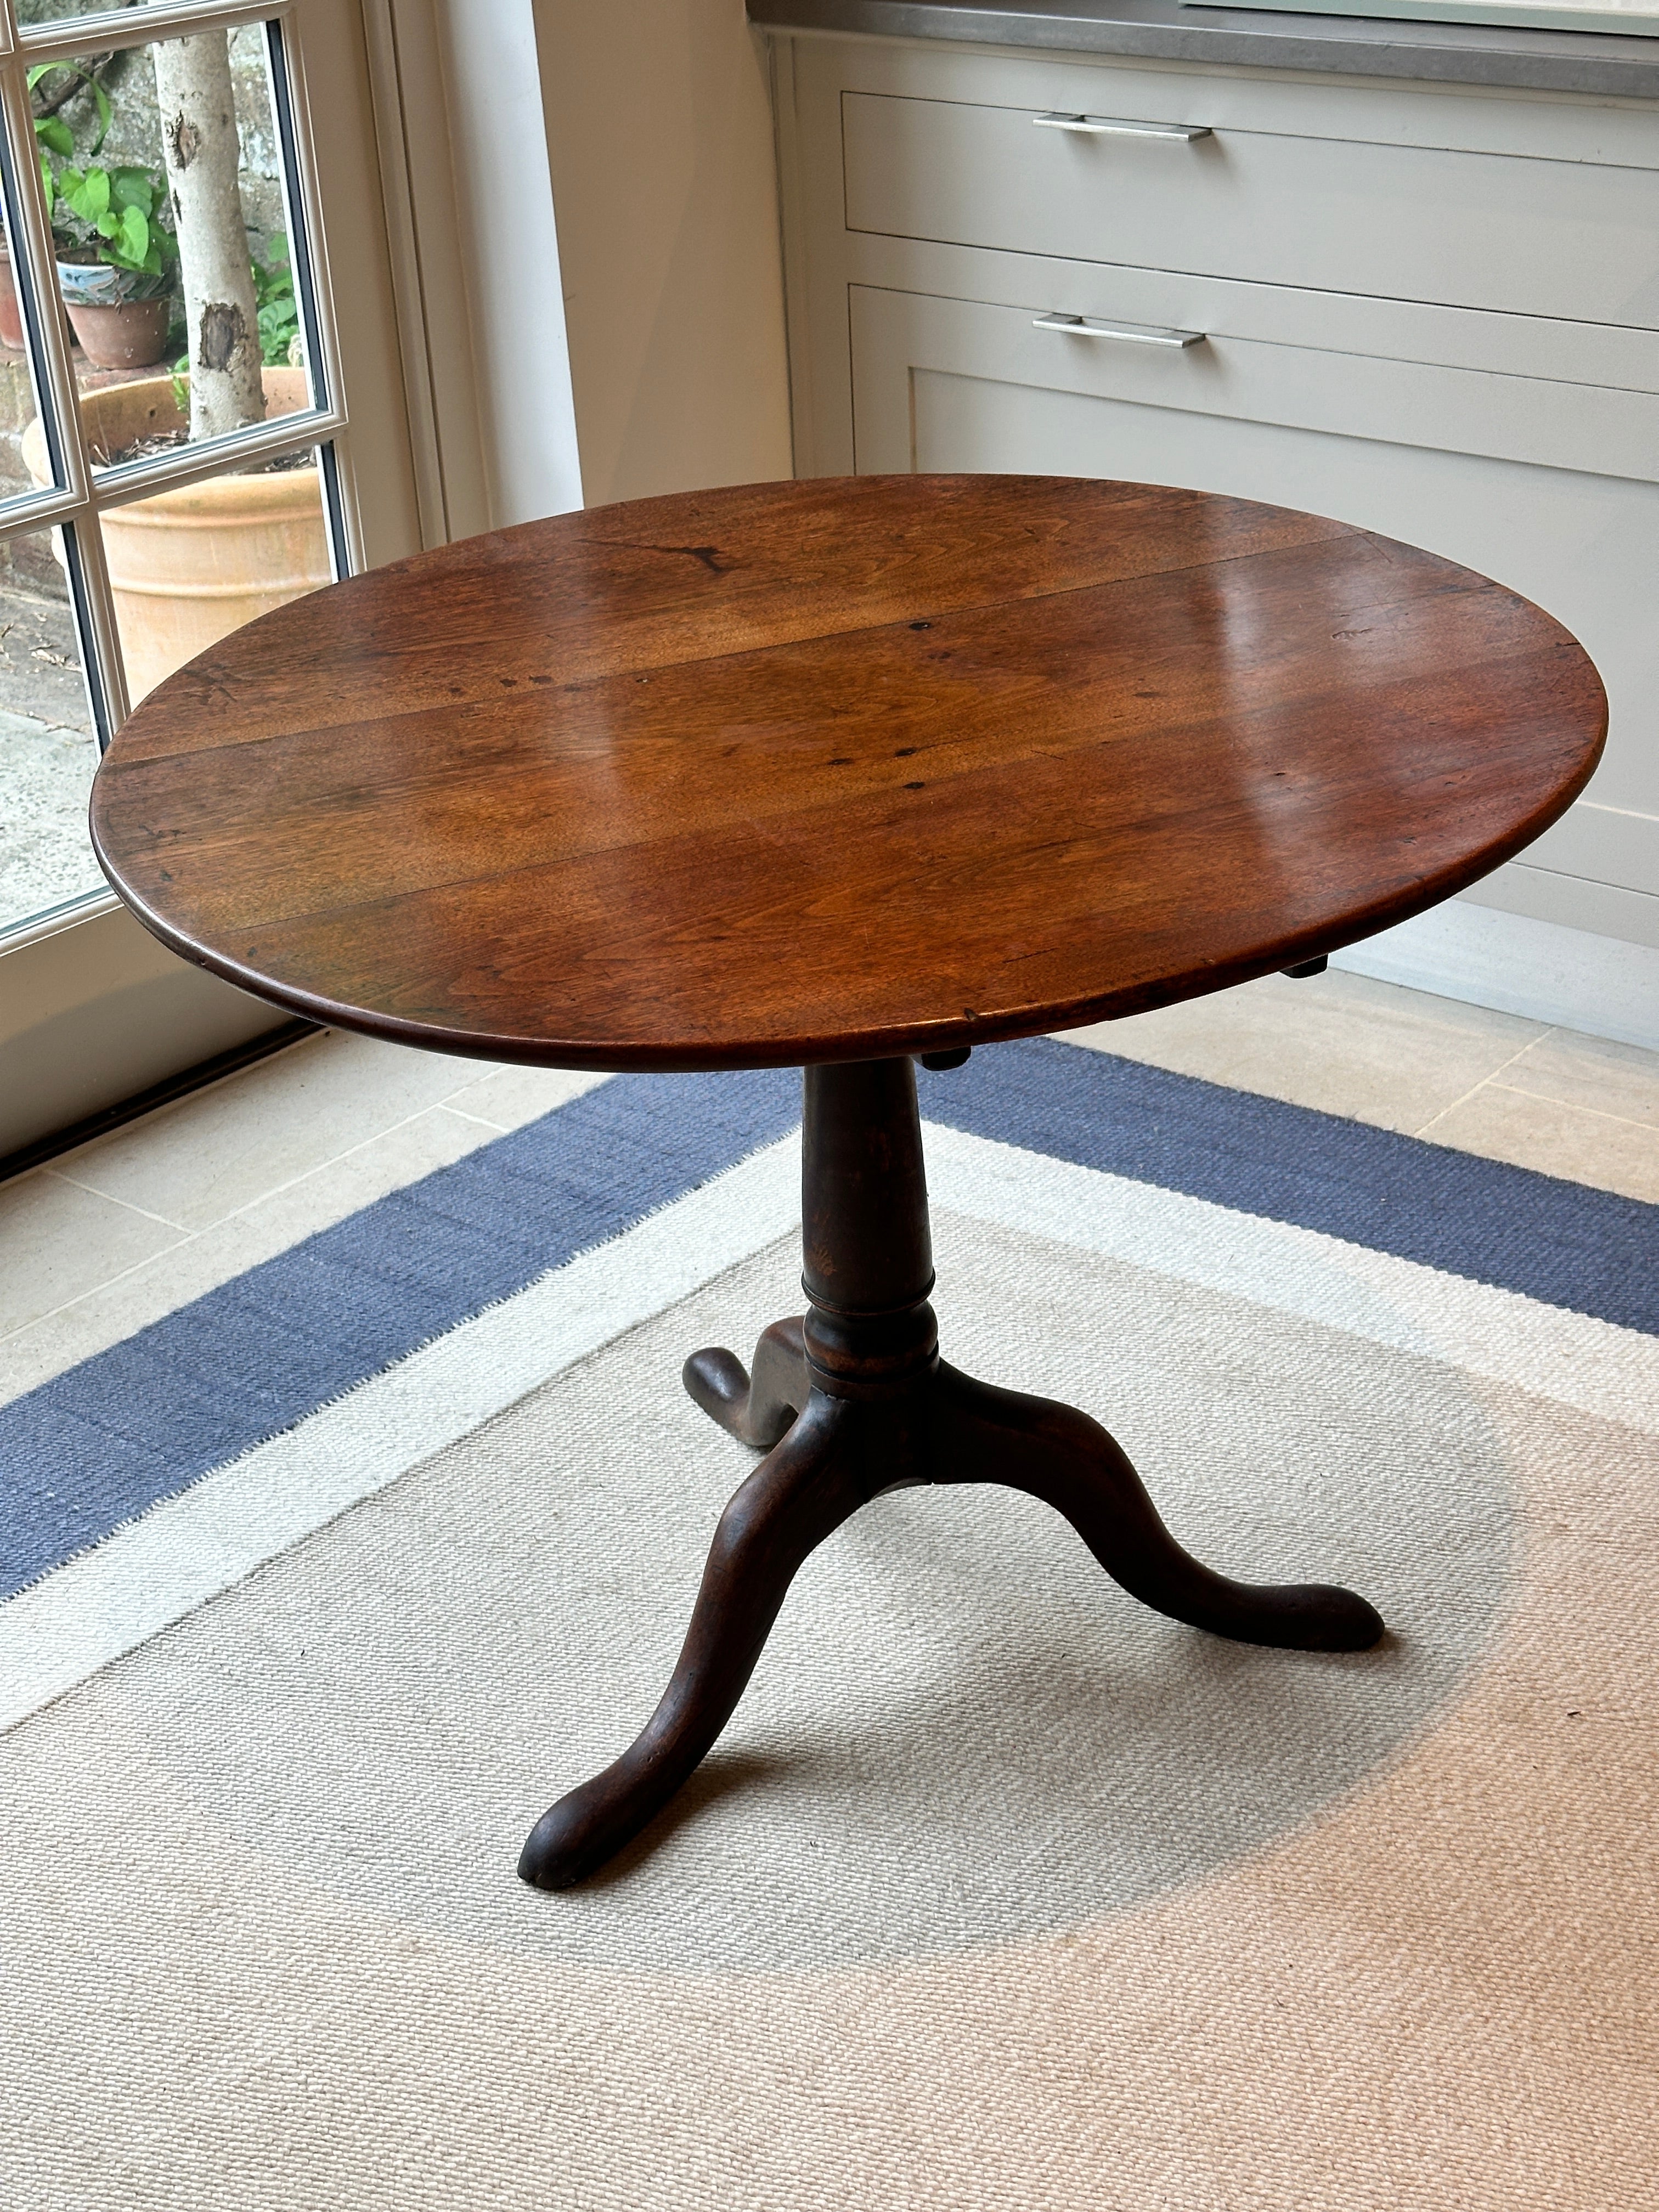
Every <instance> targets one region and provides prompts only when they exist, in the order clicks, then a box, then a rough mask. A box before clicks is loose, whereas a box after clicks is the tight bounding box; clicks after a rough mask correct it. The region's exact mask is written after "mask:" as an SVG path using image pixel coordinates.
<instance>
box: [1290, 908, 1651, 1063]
mask: <svg viewBox="0 0 1659 2212" xmlns="http://www.w3.org/2000/svg"><path fill="white" fill-rule="evenodd" d="M1331 965H1332V967H1334V968H1346V969H1349V970H1350V971H1351V972H1352V974H1354V975H1376V976H1379V977H1380V978H1381V979H1382V980H1383V981H1384V982H1385V983H1407V984H1409V985H1410V986H1411V987H1412V988H1413V990H1418V991H1432V992H1434V993H1435V994H1437V996H1438V997H1440V998H1443V999H1462V1000H1467V1001H1468V1002H1469V1003H1470V1004H1472V1005H1474V1006H1496V1007H1497V1008H1498V1010H1499V1012H1503V1013H1506V1014H1524V1015H1526V1016H1528V1018H1530V1019H1531V1020H1533V1021H1538V1022H1553V1023H1556V1024H1559V1025H1560V1026H1561V1027H1562V1028H1564V1029H1571V1030H1586V1031H1588V1032H1589V1035H1590V1036H1604V1037H1613V1038H1616V1039H1617V1040H1618V1041H1619V1042H1620V1043H1622V1044H1637V1045H1644V1046H1645V1047H1646V1048H1647V1049H1648V1050H1649V1051H1650V1052H1654V1051H1659V951H1656V950H1655V949H1654V948H1653V947H1652V946H1651V945H1632V944H1631V943H1629V942H1628V941H1627V940H1626V939H1624V938H1621V937H1598V936H1595V935H1594V934H1593V933H1591V932H1590V931H1589V930H1587V929H1568V928H1566V927H1565V926H1564V925H1563V924H1562V923H1560V922H1557V921H1535V920H1534V918H1533V916H1532V915H1524V914H1509V913H1506V912H1504V910H1503V909H1502V908H1498V907H1491V906H1476V905H1474V904H1473V903H1472V902H1470V901H1468V900H1467V899H1452V900H1449V902H1447V903H1446V904H1445V905H1444V906H1440V907H1436V908H1434V910H1433V911H1432V913H1430V914H1420V915H1418V916H1417V917H1416V919H1415V920H1414V921H1402V922H1401V923H1400V924H1399V925H1398V927H1395V928H1394V929H1385V930H1383V931H1382V932H1381V933H1379V934H1378V935H1377V936H1376V937H1368V938H1366V939H1364V942H1363V943H1362V944H1359V945H1349V946H1348V947H1347V949H1346V951H1342V952H1334V953H1333V954H1332V955H1331Z"/></svg>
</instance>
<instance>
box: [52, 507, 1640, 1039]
mask: <svg viewBox="0 0 1659 2212" xmlns="http://www.w3.org/2000/svg"><path fill="white" fill-rule="evenodd" d="M1605 727H1606V702H1605V697H1604V695H1603V693H1602V690H1601V684H1600V682H1599V680H1598V679H1597V678H1596V675H1595V671H1594V669H1593V668H1592V667H1591V665H1590V664H1589V660H1588V659H1587V658H1586V657H1585V655H1584V653H1583V651H1582V650H1581V648H1580V647H1578V646H1577V644H1576V643H1575V642H1574V641H1573V640H1572V639H1571V636H1569V635H1568V634H1567V633H1566V632H1565V630H1564V629H1562V628H1561V627H1560V626H1559V624H1558V623H1555V622H1553V620H1551V619H1550V618H1549V617H1547V616H1546V615H1544V614H1543V613H1541V611H1539V610H1538V609H1536V608H1534V607H1532V606H1530V605H1528V604H1527V603H1526V602H1524V601H1523V600H1521V599H1517V598H1516V596H1515V595H1514V594H1513V593H1511V592H1507V591H1504V590H1503V589H1501V588H1500V587H1499V586H1496V585H1494V584H1492V583H1489V582H1487V581H1486V580H1484V579H1482V578H1480V577H1478V576H1475V575H1473V574H1470V573H1469V572H1468V571H1467V570H1464V569H1460V568H1455V567H1454V566H1453V565H1451V564H1450V563H1449V562H1444V561H1441V560H1439V559H1437V558H1436V557H1435V556H1431V555H1429V554H1426V553H1420V552H1417V551H1414V550H1411V549H1410V548H1407V547H1405V546H1401V545H1398V544H1394V543H1392V542H1391V541H1389V540H1386V539H1382V538H1376V537H1373V536H1370V535H1369V534H1367V533H1364V532H1359V531H1356V530H1352V529H1350V528H1348V527H1346V526H1344V525H1341V524H1339V523H1334V522H1330V521H1327V520H1319V519H1317V518H1314V517H1310V516H1305V515H1299V514H1295V513H1288V512H1286V511H1284V510H1280V509H1278V508H1272V507H1261V506H1255V505H1251V504H1249V503H1248V502H1245V501H1237V500H1230V499H1222V498H1217V497H1212V496H1208V495H1203V494H1200V493H1194V492H1185V491H1173V490H1167V489H1158V488H1155V487H1149V486H1146V485H1133V484H1111V483H1091V482H1085V481H1079V480H1073V479H1069V478H1042V477H886V478H872V477H865V478H856V479H848V480H821V481H815V482H808V483H793V484H768V485H758V486H748V487H742V488H738V489H732V490H721V491H713V492H703V493H696V494H688V495H682V496H678V497H675V498H671V499H665V500H651V501H633V502H629V503H628V504H626V505H623V506H618V507H609V508H599V509H596V510H593V511H592V512H590V513H584V514H578V515H570V516H562V517H557V518H555V519H553V520H548V521H544V522H538V523H533V524H530V525H526V526H524V527H522V528H520V529H516V530H512V531H507V532H500V533H497V534H495V535H494V536H491V537H489V538H477V539H473V540H470V541H467V542H466V543H465V544H459V545H454V546H450V547H446V548H444V549H443V550H441V551H439V552H435V553H432V554H426V555H422V556H418V557H417V558H416V559H415V560H412V561H409V562H401V563H399V564H397V565H396V566H394V567H392V568H384V569H380V570H376V571H374V573H373V574H369V575H366V576H363V577H360V578H357V579H356V580H353V581H351V582H349V583H347V584H343V585H340V586H336V587H335V588H334V589H332V590H331V591H328V592H321V593H319V594H317V595H315V596H314V597H313V598H311V599H304V600H301V601H298V602H296V603H295V604H294V605H290V606H288V607H285V608H283V609H281V610H279V611H277V612H276V613H275V614H273V615H270V616H267V617H264V620H262V621H260V622H258V623H254V624H252V625H251V626H250V627H249V628H248V629H246V630H243V631H240V632H239V633H238V634H237V635H235V636H234V637H233V638H231V639H228V640H227V641H225V642H224V643H223V644H222V645H221V646H219V647H216V648H215V650H214V651H213V652H212V653H210V654H207V655H205V656H204V657H203V658H202V659H199V660H197V661H195V662H193V663H192V664H191V666H190V667H188V668H186V669H185V670H183V671H180V672H179V674H178V675H177V676H175V677H173V678H171V679H170V680H169V681H168V682H167V684H164V685H163V686H161V689H160V690H158V691H157V692H156V693H155V694H154V695H153V696H152V697H151V698H150V699H149V700H148V701H146V702H144V704H143V706H141V707H140V708H139V709H138V711H137V714H135V715H134V716H133V717H132V719H131V721H130V722H129V723H128V724H127V726H126V727H125V729H124V730H123V731H122V732H121V734H120V736H119V737H118V738H117V740H116V742H115V744H114V745H113V746H112V749H111V750H110V753H109V755H108V757H107V758H106V761H105V763H104V765H103V767H102V769H100V773H99V776H98V780H97V784H96V787H95V789H94V804H93V821H94V841H95V842H96V845H97V848H98V851H99V854H100V858H101V860H103V863H104V866H105V867H106V871H107V872H108V873H109V875H110V878H111V880H112V882H113V883H114V884H115V885H116V887H117V889H118V890H119V891H120V892H121V893H122V895H123V896H124V897H125V898H126V899H127V900H128V902H129V903H131V905H132V906H133V907H134V908H135V910H136V911H137V913H138V914H139V915H140V917H141V918H142V919H143V920H144V921H146V922H147V923H148V924H149V927H151V928H153V929H154V930H155V932H156V933H157V934H158V935H159V936H161V938H162V939H164V941H166V942H167V943H168V944H170V945H173V947H174V948H175V949H176V950H178V951H181V952H183V953H184V954H185V956H186V957H189V958H191V959H194V960H196V961H197V962H199V963H201V964H202V965H204V966H205V967H208V968H210V969H214V970H215V971H216V972H217V973H218V974H220V975H225V976H227V977H228V978H229V979H230V980H231V981H234V982H237V983H240V984H241V985H243V986H244V987H246V988H248V989H251V990H253V991H256V992H258V993H259V994H262V995H263V996H264V997H266V998H269V999H271V1000H275V1001H276V1003H277V1004H279V1005H282V1006H286V1007H288V1008H289V1009H290V1010H291V1011H293V1012H296V1013H300V1014H303V1015H306V1016H307V1017H309V1018H313V1019H318V1020H322V1021H326V1022H329V1023H331V1024H337V1025H339V1026H343V1027H348V1028H358V1029H363V1030H369V1031H371V1032H374V1033H375V1034H379V1035H381V1036H392V1037H396V1038H399V1039H402V1040H404V1041H405V1042H410V1043H415V1044H422V1045H426V1046H429V1047H434V1048H441V1049H446V1050H450V1051H456V1052H462V1053H471V1054H477V1055H480V1056H482V1057H486V1058H490V1059H501V1060H523V1061H530V1062H535V1063H540V1064H546V1065H554V1066H588V1067H610V1068H623V1067H659V1068H672V1067H682V1068H691V1067H713V1066H759V1065H774V1064H786V1065H787V1064H792V1063H799V1062H811V1061H821V1060H846V1059H864V1058H874V1057H879V1056H882V1055H884V1054H896V1053H902V1052H909V1051H916V1052H920V1051H938V1050H942V1049H945V1048H950V1047H952V1046H957V1045H963V1044H972V1043H976V1042H986V1041H988V1040H990V1039H992V1038H994V1037H1006V1036H1021V1035H1028V1034H1032V1033H1035V1032H1037V1031H1041V1030H1049V1029H1055V1028H1063V1027H1066V1026H1067V1025H1070V1024H1078V1023H1083V1022H1088V1021H1094V1020H1098V1019H1101V1018H1105V1017H1109V1016H1111V1015H1114V1014H1121V1013H1127V1012H1134V1011H1136V1010H1138V1009H1139V1008H1142V1007H1146V1006H1156V1005H1160V1004H1164V1003H1167V1002H1169V1001H1170V1000H1176V999H1180V998H1184V997H1188V996H1192V995H1194V994H1196V993H1199V992H1202V991H1206V990H1211V989H1215V988H1218V987H1221V986H1223V985H1225V984H1228V983H1232V982H1237V981H1243V980H1244V979H1245V978H1247V977H1249V976H1251V975H1259V974H1263V973H1266V972H1267V971H1269V970H1272V969H1279V968H1283V967H1285V966H1288V965H1290V964H1291V963H1293V962H1297V961H1299V960H1303V959H1306V958H1309V957H1312V956H1314V955H1316V954H1318V953H1322V952H1326V951H1331V950H1334V948H1336V947H1337V946H1339V945H1343V944H1346V943H1347V942H1350V941H1352V939H1356V938H1358V937H1361V936H1364V935H1366V934H1369V933H1370V932H1371V931H1373V930H1375V929H1377V928H1380V927H1384V926H1386V925H1387V924H1388V923H1389V922H1392V921H1399V920H1401V919H1403V918H1405V917H1406V916H1407V915H1411V914H1413V913H1416V912H1419V911H1420V910H1421V909H1422V908H1425V907H1428V906H1430V905H1432V904H1433V903H1435V902H1437V900H1439V899H1441V898H1443V897H1445V896H1449V894H1450V893H1451V892H1453V891H1455V890H1459V889H1461V888H1462V886H1463V885H1465V884H1468V883H1470V882H1473V881H1474V879H1475V878H1478V877H1480V875H1482V874H1484V873H1486V872H1487V871H1488V870H1489V869H1491V868H1492V867H1494V866H1497V865H1498V863H1499V862H1500V861H1502V860H1505V859H1507V858H1509V857H1510V854H1513V853H1514V852H1516V851H1518V850H1519V849H1520V848H1522V846H1524V845H1525V844H1526V843H1527V842H1528V841H1529V840H1530V839H1531V838H1532V837H1534V836H1536V835H1537V834H1538V833H1539V831H1540V830H1541V829H1544V828H1545V827H1546V826H1547V824H1548V823H1550V822H1551V821H1553V819H1554V818H1555V817H1556V816H1557V815H1558V814H1559V812H1560V811H1562V810H1563V809H1564V808H1565V806H1566V805H1567V804H1568V803H1569V802H1570V801H1571V799H1572V798H1573V797H1574V796H1575V794H1576V793H1577V791H1578V790H1579V789H1581V788H1582V787H1583V784H1584V782H1585V781H1587V779H1588V777H1589V774H1590V772H1591V770H1592V769H1594V767H1595V762H1596V759H1597V757H1599V753H1600V750H1601V741H1602V738H1603V734H1604V732H1605Z"/></svg>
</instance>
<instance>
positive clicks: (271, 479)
mask: <svg viewBox="0 0 1659 2212" xmlns="http://www.w3.org/2000/svg"><path fill="white" fill-rule="evenodd" d="M264 386H265V399H266V404H267V406H268V409H269V412H270V415H272V416H276V415H292V414H295V413H296V412H297V411H298V410H300V409H301V408H304V407H308V406H309V405H310V404H311V395H310V392H309V391H308V389H307V381H306V373H305V371H304V370H303V369H302V368H268V369H266V371H265V373H264ZM81 408H82V417H83V419H84V421H85V423H86V428H87V434H88V439H89V441H90V442H91V443H92V445H93V446H94V448H95V449H96V450H97V451H98V452H99V453H119V452H120V451H121V450H122V448H123V447H125V446H129V445H131V443H132V441H134V439H136V438H144V437H155V436H158V435H165V433H166V432H167V431H168V430H173V429H178V428H180V427H181V426H182V424H183V422H184V421H185V417H184V416H182V415H181V414H180V412H179V404H178V402H177V400H176V399H175V398H174V397H173V380H172V378H171V377H167V376H149V377H144V378H143V379H142V380H139V381H138V382H136V383H133V384H117V385H111V386H106V387H105V388H104V389H102V390H100V391H95V392H82V395H81ZM21 442H22V450H23V459H24V460H25V462H26V463H27V466H28V471H29V474H30V475H31V476H32V477H33V479H34V481H35V482H36V483H40V484H45V483H50V482H51V481H52V471H51V467H50V465H49V463H48V461H47V458H46V435H45V433H44V432H43V430H42V428H41V427H40V422H38V421H37V422H31V423H30V425H29V427H28V428H27V430H25V431H24V433H23V436H22V441H21ZM103 532H104V545H105V550H106V558H107V561H108V564H109V577H110V583H111V585H112V588H113V591H114V596H115V611H116V618H117V620H118V623H119V626H120V631H121V652H122V655H123V658H124V659H125V662H126V667H127V686H128V690H129V691H130V693H131V696H132V699H133V701H134V702H135V703H136V702H137V701H138V700H139V699H142V698H143V696H144V694H145V693H146V692H147V691H152V690H155V686H156V685H157V684H159V683H160V682H161V679H162V678H163V677H164V676H171V675H172V673H173V671H174V669H176V668H182V667H183V666H184V665H185V662H186V661H187V660H193V659H195V657H196V655H197V653H205V652H206V651H207V649H208V647H210V646H213V645H216V644H217V643H218V641H219V640H220V639H221V638H222V637H226V636H228V635H229V634H230V632H231V631H232V630H234V629H240V628H241V626H242V624H243V623H248V622H252V620H253V618H254V617H255V616H256V615H263V614H269V613H270V610H271V609H272V608H273V607H280V606H283V605H286V604H287V602H288V601H289V599H302V598H303V597H304V596H305V594H306V593H307V592H314V591H316V590H318V589H319V586H322V585H324V584H326V583H328V582H329V581H330V580H331V573H332V572H331V568H330V565H329V557H328V532H327V530H326V528H325V524H324V520H323V497H322V486H321V484H320V483H319V480H318V475H317V471H316V470H315V469H310V468H306V469H293V470H285V471H281V472H280V473H278V474H276V475H274V476H222V477H208V478H207V479H206V480H205V481H204V483H194V484H186V485H184V486H182V487H181V488H180V489H179V490H177V491H163V492H157V493H155V495H153V496H152V497H150V498H149V499H137V500H134V501H131V503H130V504H129V505H127V506H125V507H112V508H111V509H110V510H109V511H108V512H107V513H106V514H105V515H104V517H103Z"/></svg>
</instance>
